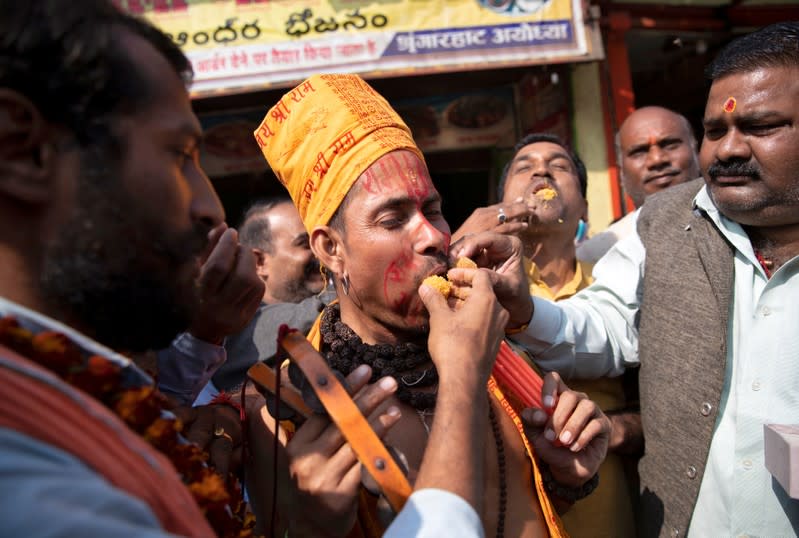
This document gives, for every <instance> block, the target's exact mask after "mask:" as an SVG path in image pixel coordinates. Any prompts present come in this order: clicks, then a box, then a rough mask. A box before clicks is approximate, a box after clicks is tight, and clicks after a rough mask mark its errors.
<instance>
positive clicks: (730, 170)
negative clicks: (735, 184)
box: [707, 159, 760, 179]
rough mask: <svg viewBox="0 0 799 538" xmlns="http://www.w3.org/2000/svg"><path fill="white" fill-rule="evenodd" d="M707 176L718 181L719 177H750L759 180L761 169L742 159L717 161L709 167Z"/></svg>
mask: <svg viewBox="0 0 799 538" xmlns="http://www.w3.org/2000/svg"><path fill="white" fill-rule="evenodd" d="M707 175H709V176H710V177H711V178H713V179H716V178H717V177H718V176H748V177H752V178H755V179H759V178H760V168H759V167H758V166H756V165H754V164H751V163H749V162H747V161H744V160H740V159H736V160H732V161H716V162H714V163H713V164H711V165H710V166H709V167H708V169H707Z"/></svg>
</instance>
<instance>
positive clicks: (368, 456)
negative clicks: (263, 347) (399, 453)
mask: <svg viewBox="0 0 799 538" xmlns="http://www.w3.org/2000/svg"><path fill="white" fill-rule="evenodd" d="M279 344H280V346H281V347H283V349H285V350H286V352H287V353H288V354H289V355H290V356H291V358H292V360H293V362H294V364H296V365H297V366H299V368H300V370H302V373H303V374H305V377H306V379H307V380H308V382H309V383H310V384H311V386H312V387H313V389H314V392H316V395H317V396H318V397H319V399H320V400H321V401H322V404H323V405H324V406H325V409H326V410H327V412H328V414H329V415H330V418H331V419H332V420H333V422H335V423H336V426H338V429H339V430H341V433H342V434H343V435H344V438H345V439H347V442H348V443H349V444H350V447H352V450H353V451H354V452H355V454H356V456H358V460H359V461H360V462H361V463H362V464H363V466H364V467H366V469H367V470H368V471H369V474H371V475H372V477H373V478H374V479H375V481H376V482H377V483H378V484H379V485H380V489H381V491H382V492H383V495H385V497H386V499H387V500H388V502H389V504H391V507H392V508H393V509H394V511H396V512H399V511H400V510H402V507H403V506H404V505H405V501H407V500H408V497H409V496H410V495H411V485H410V483H409V482H408V479H407V478H406V477H405V475H404V474H403V472H402V470H401V469H400V468H399V466H398V465H397V463H396V462H395V461H394V459H393V458H392V457H391V455H390V454H389V453H388V450H386V447H385V445H383V442H382V441H381V440H380V438H379V437H377V434H376V433H375V432H374V430H372V428H371V427H370V426H369V422H367V420H366V419H365V418H364V416H363V415H362V414H361V411H360V410H359V409H358V406H357V405H355V402H354V401H353V400H352V398H350V395H349V394H348V393H347V390H346V389H345V388H344V386H343V385H342V384H341V383H340V382H339V380H338V378H336V376H335V375H333V372H332V371H331V370H330V367H329V366H328V365H327V362H325V359H324V358H323V357H322V356H321V355H320V354H319V353H318V352H317V351H316V349H315V348H314V347H313V346H312V345H311V343H310V342H308V340H306V339H305V337H303V336H302V335H301V334H300V333H298V332H290V333H288V334H286V335H285V336H284V337H283V339H282V340H281V341H280V342H279Z"/></svg>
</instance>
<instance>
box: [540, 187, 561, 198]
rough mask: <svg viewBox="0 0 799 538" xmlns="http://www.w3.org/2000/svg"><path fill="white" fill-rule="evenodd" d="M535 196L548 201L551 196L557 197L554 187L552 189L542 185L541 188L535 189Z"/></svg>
mask: <svg viewBox="0 0 799 538" xmlns="http://www.w3.org/2000/svg"><path fill="white" fill-rule="evenodd" d="M535 196H536V198H541V199H542V200H545V201H549V200H552V199H553V198H557V196H558V193H557V192H556V191H555V189H552V188H550V187H544V188H543V189H541V190H539V191H536V193H535Z"/></svg>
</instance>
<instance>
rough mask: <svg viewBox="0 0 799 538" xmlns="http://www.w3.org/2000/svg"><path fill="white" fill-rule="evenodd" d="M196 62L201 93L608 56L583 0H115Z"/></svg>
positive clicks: (197, 87)
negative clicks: (592, 31)
mask: <svg viewBox="0 0 799 538" xmlns="http://www.w3.org/2000/svg"><path fill="white" fill-rule="evenodd" d="M114 2H115V3H116V4H117V5H119V6H120V7H121V8H122V9H124V10H126V11H128V12H131V13H135V14H140V15H143V16H145V17H147V18H148V19H150V20H151V21H152V22H153V23H154V24H156V25H157V26H159V27H160V28H161V29H162V30H164V31H165V32H167V33H168V34H169V35H170V36H171V37H172V39H173V40H174V41H175V42H176V43H177V44H178V45H180V46H181V47H182V49H183V50H184V51H185V52H186V54H187V55H188V57H189V58H190V59H191V61H192V65H193V66H194V72H195V80H194V85H193V87H192V92H193V95H194V96H204V95H208V94H214V93H219V92H223V93H228V92H243V91H249V90H253V89H259V88H261V89H262V88H268V87H273V86H276V87H281V86H288V85H290V84H292V83H294V82H296V81H299V80H302V79H303V78H305V77H307V76H309V75H311V74H314V73H318V72H323V71H324V72H339V73H343V72H351V73H361V74H363V75H364V76H366V77H376V76H400V75H406V74H414V73H432V72H446V71H453V70H464V69H474V68H485V67H486V66H487V65H491V66H492V67H502V66H512V65H527V64H540V63H562V62H569V61H580V60H589V59H593V58H596V57H599V55H601V51H597V50H593V47H592V42H593V40H591V39H589V38H588V35H587V32H588V30H587V29H586V27H585V26H584V24H583V11H582V1H581V0H114Z"/></svg>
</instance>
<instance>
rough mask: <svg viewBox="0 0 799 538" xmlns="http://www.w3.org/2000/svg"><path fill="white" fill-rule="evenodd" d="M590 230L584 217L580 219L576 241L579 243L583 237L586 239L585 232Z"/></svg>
mask: <svg viewBox="0 0 799 538" xmlns="http://www.w3.org/2000/svg"><path fill="white" fill-rule="evenodd" d="M587 232H588V225H587V224H586V222H585V221H584V220H583V219H580V222H578V223H577V233H576V234H575V237H574V241H575V242H576V243H579V242H580V241H582V240H583V239H585V234H586V233H587Z"/></svg>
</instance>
